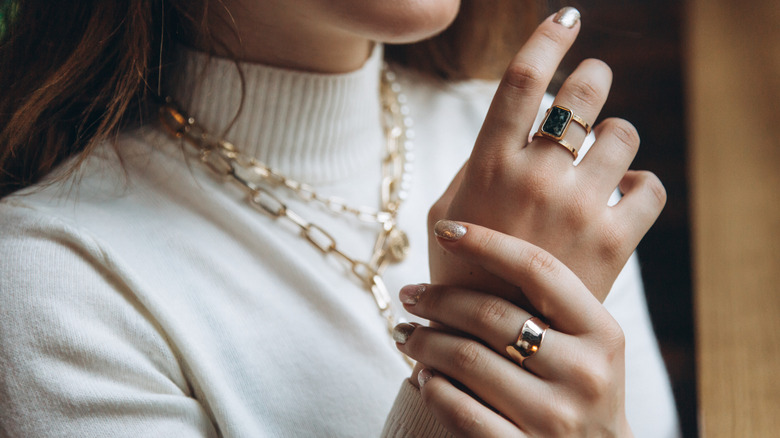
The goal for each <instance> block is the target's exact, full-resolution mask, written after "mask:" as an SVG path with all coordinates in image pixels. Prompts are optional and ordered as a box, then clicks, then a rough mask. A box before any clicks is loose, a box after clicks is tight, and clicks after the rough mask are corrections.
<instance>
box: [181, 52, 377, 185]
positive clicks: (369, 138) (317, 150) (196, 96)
mask: <svg viewBox="0 0 780 438" xmlns="http://www.w3.org/2000/svg"><path fill="white" fill-rule="evenodd" d="M381 64H382V47H381V45H379V44H376V45H375V48H374V50H373V52H372V54H371V56H370V57H369V59H368V60H367V61H366V63H365V64H364V65H363V67H361V68H360V69H358V70H356V71H353V72H350V73H345V74H319V73H308V72H300V71H294V70H287V69H281V68H276V67H270V66H266V65H260V64H252V63H244V62H239V63H236V62H234V61H231V60H229V59H225V58H220V57H216V56H210V55H207V54H205V53H202V52H197V51H194V50H192V49H187V48H182V50H181V58H180V64H179V65H180V66H181V68H182V69H183V72H182V73H183V74H182V75H181V77H182V78H183V80H182V81H181V82H180V83H179V84H178V85H177V86H176V87H175V89H174V92H173V96H174V98H175V99H176V100H177V101H178V102H179V103H180V104H181V105H182V107H183V108H184V109H185V110H186V111H187V112H188V113H189V114H190V115H192V116H193V117H195V119H196V120H197V121H198V122H199V123H200V124H201V125H203V126H204V127H205V128H206V129H207V130H208V131H210V132H212V133H214V134H217V135H222V137H223V138H225V139H226V140H228V141H231V142H232V143H234V144H235V145H236V146H237V147H238V148H239V149H240V150H241V151H242V152H243V153H245V154H247V155H251V156H254V157H256V158H257V159H259V160H261V161H263V162H264V163H265V164H267V165H268V166H270V167H272V168H275V169H278V170H279V171H280V172H281V173H283V174H284V175H286V176H288V177H290V178H293V179H296V180H299V181H302V182H308V183H314V184H316V183H327V182H332V181H337V180H342V179H344V178H347V177H349V176H352V175H355V174H356V173H358V172H359V171H361V170H365V169H366V166H373V167H376V168H377V169H379V162H380V161H379V160H380V158H381V153H382V148H383V141H384V140H383V138H384V137H383V134H382V124H381V109H380V100H379V82H380V81H379V79H380V70H381ZM242 74H243V81H244V85H243V87H242V77H241V75H242ZM242 90H244V102H243V107H242V103H241V98H242ZM239 108H241V110H240V111H239ZM237 113H238V116H237V117H236V114H237ZM234 117H236V119H235V121H234V122H233V123H232V124H231V122H232V121H233V118H234ZM228 126H229V129H228V130H227V131H225V128H226V127H228Z"/></svg>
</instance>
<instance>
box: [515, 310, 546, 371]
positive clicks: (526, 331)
mask: <svg viewBox="0 0 780 438" xmlns="http://www.w3.org/2000/svg"><path fill="white" fill-rule="evenodd" d="M549 327H550V325H549V324H546V323H544V321H542V320H541V319H539V318H537V317H535V316H532V317H531V318H528V319H527V320H525V322H524V323H523V327H522V328H521V329H520V335H519V336H518V337H517V340H516V341H515V343H514V344H509V345H507V347H506V352H507V354H508V355H509V357H511V358H512V360H514V361H515V362H517V364H518V365H520V366H521V367H525V365H523V362H525V360H526V359H528V358H529V357H531V356H533V355H534V354H536V352H537V351H539V349H540V348H541V347H542V341H543V340H544V334H545V333H547V328H549Z"/></svg>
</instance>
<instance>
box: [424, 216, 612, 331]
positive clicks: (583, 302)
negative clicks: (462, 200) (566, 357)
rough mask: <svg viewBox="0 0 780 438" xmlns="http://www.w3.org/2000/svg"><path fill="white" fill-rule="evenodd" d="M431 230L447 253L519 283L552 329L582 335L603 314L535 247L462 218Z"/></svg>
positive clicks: (557, 264)
mask: <svg viewBox="0 0 780 438" xmlns="http://www.w3.org/2000/svg"><path fill="white" fill-rule="evenodd" d="M434 233H435V234H436V236H437V241H438V243H439V246H440V247H442V248H444V249H445V250H447V251H448V252H450V253H451V254H453V255H455V256H456V257H458V258H461V259H463V260H466V261H468V262H470V263H472V264H475V265H478V266H481V267H482V268H484V269H485V270H487V271H488V272H491V273H492V274H494V275H496V276H498V277H499V278H502V279H503V280H504V281H506V282H508V283H510V284H514V285H516V286H519V287H520V288H521V289H522V290H523V293H524V294H525V295H526V297H527V298H528V301H529V302H530V303H531V305H532V306H534V308H535V309H537V310H538V311H539V312H540V313H541V315H538V316H541V317H543V318H545V319H547V321H548V322H549V323H550V325H552V326H553V327H555V328H556V329H557V330H561V331H564V332H566V333H569V334H573V335H576V334H579V333H587V332H590V331H592V330H594V329H596V328H597V326H598V324H600V322H601V321H602V320H603V319H604V318H608V316H609V315H608V314H606V315H605V313H606V310H604V308H603V306H601V304H600V303H599V302H598V300H597V299H596V298H595V297H594V296H593V294H591V292H590V291H589V290H588V289H587V287H585V285H584V284H583V283H582V281H580V279H579V278H578V277H577V276H576V275H575V274H574V273H573V272H572V271H571V270H570V269H569V268H567V267H566V266H565V265H564V264H563V263H562V262H560V261H559V260H558V259H556V258H555V257H553V255H552V254H550V253H548V252H547V251H545V250H543V249H541V248H539V247H538V246H535V245H533V244H531V243H529V242H526V241H525V240H522V239H518V238H516V237H512V236H509V235H506V234H503V233H500V232H497V231H493V230H490V229H488V228H484V227H480V226H478V225H474V224H467V223H463V222H454V221H440V222H438V223H437V224H436V226H434Z"/></svg>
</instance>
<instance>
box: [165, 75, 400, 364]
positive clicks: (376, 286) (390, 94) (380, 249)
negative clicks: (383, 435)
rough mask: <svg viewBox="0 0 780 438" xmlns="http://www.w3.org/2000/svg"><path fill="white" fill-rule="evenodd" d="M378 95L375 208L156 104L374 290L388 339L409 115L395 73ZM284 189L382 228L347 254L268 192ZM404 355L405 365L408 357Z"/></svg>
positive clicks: (252, 196)
mask: <svg viewBox="0 0 780 438" xmlns="http://www.w3.org/2000/svg"><path fill="white" fill-rule="evenodd" d="M380 97H381V102H382V112H383V127H384V133H385V154H384V157H383V158H382V166H381V167H382V180H381V185H380V206H379V209H376V208H369V207H362V206H361V207H353V206H350V205H348V204H347V203H346V202H345V201H344V200H343V199H341V198H338V197H332V196H331V197H326V196H322V195H320V194H319V193H317V192H316V190H315V189H314V188H313V187H312V186H310V185H308V184H305V183H302V182H299V181H296V180H293V179H291V178H288V177H286V176H284V175H283V174H281V173H280V172H279V171H278V170H275V169H272V168H270V167H269V166H267V165H266V164H265V163H263V162H261V161H260V160H257V159H255V158H253V157H250V156H247V155H245V154H243V153H242V152H241V151H239V149H238V148H237V147H236V146H235V145H233V144H232V143H230V142H228V141H227V140H224V139H221V138H217V137H214V136H213V135H211V134H209V133H208V132H207V131H206V130H205V129H204V128H203V126H201V125H200V124H199V123H198V122H197V121H196V120H195V119H194V118H193V117H190V116H189V115H187V114H186V113H185V112H184V111H183V110H182V109H181V108H179V107H178V106H177V105H176V103H175V102H174V101H173V99H172V98H170V97H167V98H166V99H165V104H164V105H162V106H161V107H160V111H159V115H160V121H161V122H162V125H163V126H164V127H165V128H166V129H167V130H168V131H169V132H170V133H171V134H172V135H173V136H174V137H176V138H179V139H182V140H184V142H185V143H186V144H187V145H189V146H190V147H191V151H192V152H194V154H195V156H196V157H197V158H198V159H199V160H200V161H201V162H202V163H203V164H204V165H205V166H206V167H207V168H208V169H210V170H211V171H212V173H213V174H214V175H215V176H217V177H219V178H222V179H224V180H225V181H229V182H232V183H234V184H236V185H237V186H238V187H240V188H241V189H243V190H244V191H245V192H246V193H247V202H248V203H249V205H250V206H252V207H254V208H255V209H257V210H259V211H260V212H262V213H265V214H267V215H269V216H271V217H272V218H274V219H282V220H287V221H289V222H291V223H292V224H294V225H295V226H296V227H297V228H298V229H299V230H300V235H301V237H303V238H304V239H306V241H308V242H309V244H311V246H312V247H313V248H314V249H315V250H317V251H319V252H320V253H322V254H324V255H327V256H332V257H335V258H337V259H339V260H341V261H342V262H344V263H346V265H347V267H348V268H349V272H350V273H351V274H352V275H353V276H354V277H355V278H356V279H357V280H358V281H359V282H360V283H361V284H362V285H363V287H364V288H365V289H366V290H367V291H369V292H371V295H372V296H373V298H374V302H375V303H376V306H377V309H378V310H379V314H380V315H381V316H382V317H383V318H384V319H385V322H386V325H387V331H388V334H389V335H390V336H391V339H392V332H393V327H395V325H396V324H397V323H398V320H397V319H396V317H395V315H394V313H393V309H392V302H391V301H390V294H389V293H388V291H387V287H386V286H385V283H384V280H383V279H382V275H383V273H384V271H385V269H386V268H387V266H388V265H389V264H391V263H398V262H400V261H402V260H403V259H404V258H405V257H406V255H407V253H408V252H409V240H408V238H407V237H406V234H405V233H404V232H403V231H401V230H400V229H399V228H398V227H397V225H396V218H397V216H398V209H399V207H400V206H401V203H402V202H403V200H404V199H405V198H406V197H407V195H408V190H409V187H410V183H411V175H410V172H409V171H410V170H411V162H412V160H413V158H414V157H413V153H412V150H413V149H414V145H413V143H412V139H413V137H414V132H413V130H412V125H413V123H412V119H411V118H410V117H409V109H408V107H407V106H406V96H405V95H404V94H403V93H402V92H401V87H400V85H399V84H398V83H397V82H396V76H395V73H394V72H392V71H390V70H389V69H388V67H387V65H385V66H383V69H382V77H381V82H380ZM276 188H281V189H283V190H287V191H289V192H291V193H292V194H294V195H295V196H297V197H298V198H300V199H302V200H303V201H306V202H311V203H316V204H320V205H321V206H323V207H325V208H327V209H328V210H329V211H331V212H333V213H336V214H341V215H346V216H352V217H354V218H356V219H358V220H360V221H363V222H369V223H376V224H378V225H379V228H380V229H379V232H378V233H377V237H376V240H375V242H374V249H373V252H372V254H371V258H370V259H369V260H367V261H363V260H359V259H357V258H355V257H353V256H350V255H348V254H346V253H345V252H344V251H342V249H341V248H340V247H339V245H338V242H337V241H336V239H335V238H334V237H333V236H332V235H331V234H330V233H328V232H327V231H325V230H324V229H323V228H322V227H320V226H319V225H317V224H315V223H313V222H310V221H308V220H306V219H305V218H304V217H303V216H301V215H300V214H298V213H296V212H294V211H293V210H291V209H290V208H289V207H288V206H287V204H285V203H284V202H283V201H282V200H281V199H279V197H278V196H277V195H275V194H274V193H273V192H272V190H274V189H276ZM404 359H405V360H406V362H407V363H409V364H410V365H413V361H412V360H411V359H409V358H408V357H407V356H404Z"/></svg>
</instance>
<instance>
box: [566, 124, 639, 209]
mask: <svg viewBox="0 0 780 438" xmlns="http://www.w3.org/2000/svg"><path fill="white" fill-rule="evenodd" d="M595 133H596V143H594V144H593V146H592V147H591V148H590V150H589V151H588V154H587V155H586V156H585V157H584V158H583V159H582V161H581V162H580V164H579V165H578V166H577V169H578V172H577V178H583V179H587V180H588V184H587V186H588V187H593V188H594V189H595V190H596V191H597V192H598V193H603V196H602V197H603V198H604V200H605V202H606V200H608V199H609V196H610V195H611V193H612V192H613V191H614V190H615V187H617V185H618V183H619V182H620V180H621V179H623V176H624V175H625V174H626V172H627V171H628V167H629V166H630V165H631V162H632V161H634V157H635V156H636V153H637V151H638V150H639V134H637V132H636V129H635V128H634V126H633V125H632V124H631V123H629V122H627V121H625V120H622V119H615V118H610V119H607V120H604V121H603V122H601V123H599V125H598V126H597V127H596V129H595Z"/></svg>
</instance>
